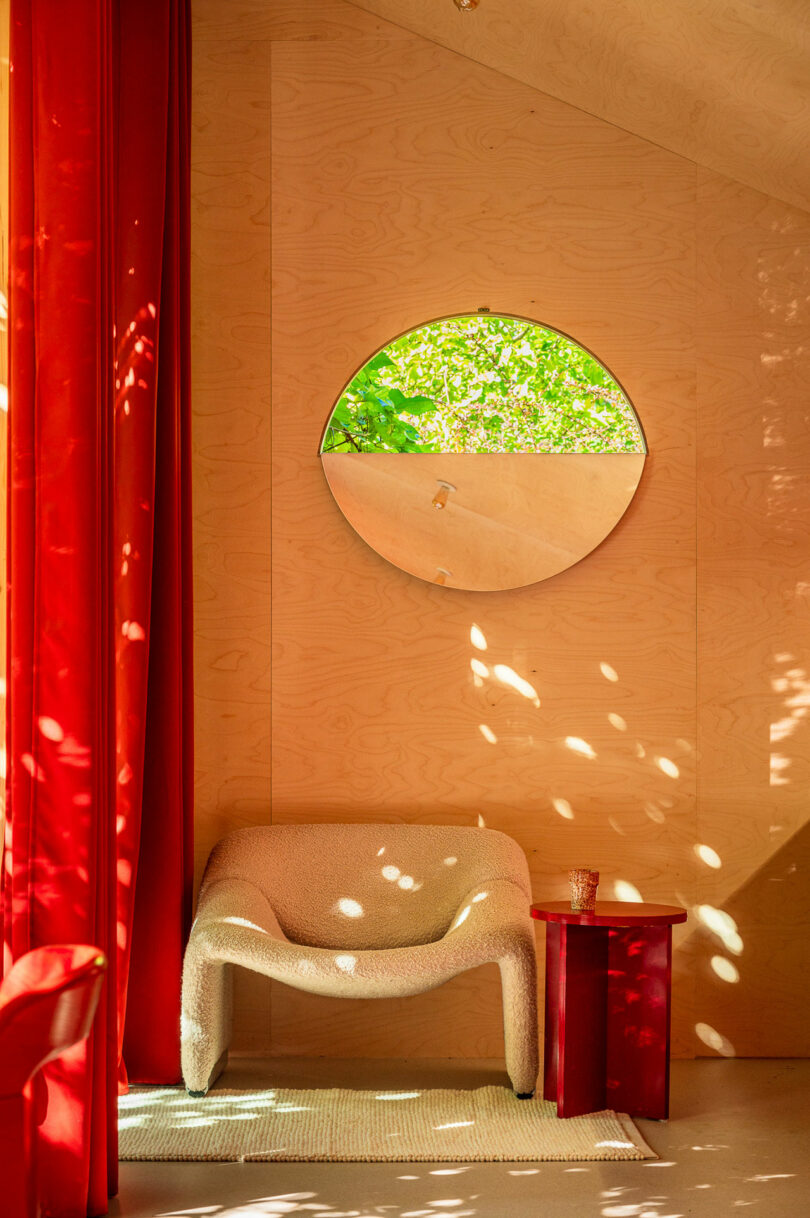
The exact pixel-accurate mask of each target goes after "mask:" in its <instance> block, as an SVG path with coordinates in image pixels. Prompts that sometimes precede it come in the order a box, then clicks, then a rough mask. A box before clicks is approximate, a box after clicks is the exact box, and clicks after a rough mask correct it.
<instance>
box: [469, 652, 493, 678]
mask: <svg viewBox="0 0 810 1218" xmlns="http://www.w3.org/2000/svg"><path fill="white" fill-rule="evenodd" d="M470 668H471V669H472V670H473V672H474V673H475V675H476V676H477V677H482V678H483V677H488V676H489V669H488V668H487V666H486V664H485V663H484V661H483V660H479V659H478V657H477V656H473V658H472V659H471V660H470Z"/></svg>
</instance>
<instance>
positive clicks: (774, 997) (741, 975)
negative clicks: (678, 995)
mask: <svg viewBox="0 0 810 1218" xmlns="http://www.w3.org/2000/svg"><path fill="white" fill-rule="evenodd" d="M808 875H810V823H808V824H805V825H804V826H803V827H802V828H801V829H800V830H799V831H798V832H797V833H796V834H794V835H793V837H791V838H790V840H789V841H787V842H785V844H784V845H783V846H782V847H781V848H780V849H779V850H778V851H777V852H776V854H774V855H773V856H772V857H771V858H770V859H769V860H768V861H767V862H766V863H765V865H764V866H763V867H761V868H760V869H759V871H757V872H756V873H755V874H754V875H753V876H751V877H750V879H748V880H747V881H746V883H745V884H743V886H742V887H741V888H739V889H738V890H737V891H736V892H735V893H734V894H733V895H732V896H731V897H729V898H728V899H727V900H726V901H725V902H724V904H723V911H722V913H723V914H724V917H721V918H720V919H719V920H717V921H716V924H715V926H714V928H712V927H711V926H709V925H706V924H705V923H704V924H702V925H701V926H700V927H699V928H698V929H697V930H696V931H695V932H694V933H693V934H692V935H691V936H690V937H689V938H688V939H687V940H686V941H685V942H684V943H683V944H682V945H681V948H680V953H682V954H683V955H684V956H685V958H686V961H691V962H692V966H693V967H695V968H696V969H697V970H698V998H697V1005H696V1012H695V1018H696V1021H697V1027H696V1032H697V1035H698V1037H699V1039H700V1041H702V1044H700V1045H699V1046H698V1050H697V1052H698V1055H699V1056H704V1055H708V1054H711V1055H714V1054H720V1055H721V1056H724V1057H732V1056H735V1054H736V1049H735V1046H734V1045H733V1044H732V1043H731V1041H730V1040H728V1039H727V1038H726V1036H725V1035H724V1034H723V1029H724V1028H727V1027H731V1026H735V1027H740V1026H742V1028H743V1030H744V1033H745V1035H746V1045H745V1055H746V1056H751V1057H755V1056H762V1057H780V1056H788V1057H797V1056H805V1057H806V1056H808V1055H810V1023H808V1020H807V1005H808V1000H810V936H809V935H808V926H810V883H808ZM699 908H704V907H699ZM716 912H717V913H720V912H721V911H719V910H718V911H716ZM683 963H684V962H683V961H682V962H681V965H682V966H683Z"/></svg>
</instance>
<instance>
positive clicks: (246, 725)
mask: <svg viewBox="0 0 810 1218" xmlns="http://www.w3.org/2000/svg"><path fill="white" fill-rule="evenodd" d="M193 80H194V96H193V113H192V150H191V155H192V360H193V409H194V419H193V442H194V471H193V474H194V488H193V493H194V513H195V522H194V564H195V606H194V616H195V628H194V646H195V688H196V705H195V715H196V733H195V735H196V804H197V817H196V822H197V824H196V852H197V863H198V873H199V869H200V867H201V866H202V864H203V863H204V862H205V859H206V858H207V856H208V852H209V851H210V849H211V847H212V845H213V844H214V842H215V841H216V840H217V839H218V838H219V837H221V836H222V835H223V834H224V833H226V832H227V831H228V830H229V829H231V828H234V827H236V826H238V825H242V824H252V823H254V821H259V822H261V821H263V820H265V819H266V817H267V815H268V809H269V803H270V506H271V495H270V392H269V389H270V225H269V193H270V113H269V91H270V56H269V46H268V44H267V43H262V42H253V41H230V42H219V41H213V40H212V41H206V40H204V39H201V38H199V37H197V38H195V39H194V63H193ZM238 1005H239V1010H240V1029H241V1030H240V1036H241V1038H242V1040H243V1043H244V1044H245V1045H246V1046H250V1045H252V1044H254V1043H255V1044H256V1045H261V1044H264V1043H266V1039H267V1034H266V1033H267V1023H268V986H267V985H266V984H264V985H263V984H261V983H260V982H259V980H258V979H256V978H248V977H246V976H245V977H241V978H240V993H239V1001H238Z"/></svg>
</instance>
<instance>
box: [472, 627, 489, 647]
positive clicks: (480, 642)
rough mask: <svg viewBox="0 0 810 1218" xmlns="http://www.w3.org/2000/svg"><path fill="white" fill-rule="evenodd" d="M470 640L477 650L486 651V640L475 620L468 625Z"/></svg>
mask: <svg viewBox="0 0 810 1218" xmlns="http://www.w3.org/2000/svg"><path fill="white" fill-rule="evenodd" d="M470 642H471V643H472V645H473V647H477V648H478V650H479V651H486V649H487V640H486V638H485V636H484V632H483V630H482V629H481V627H480V626H477V625H476V624H475V622H473V624H472V626H470Z"/></svg>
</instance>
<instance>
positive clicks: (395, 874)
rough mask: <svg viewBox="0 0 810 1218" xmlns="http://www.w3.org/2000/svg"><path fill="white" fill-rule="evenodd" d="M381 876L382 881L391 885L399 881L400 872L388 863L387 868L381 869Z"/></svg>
mask: <svg viewBox="0 0 810 1218" xmlns="http://www.w3.org/2000/svg"><path fill="white" fill-rule="evenodd" d="M382 874H383V879H386V880H390V881H391V883H393V882H394V881H395V880H398V879H399V877H400V875H401V874H402V872H401V871H400V869H399V867H394V866H393V864H392V863H388V865H387V866H385V867H383V869H382Z"/></svg>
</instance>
